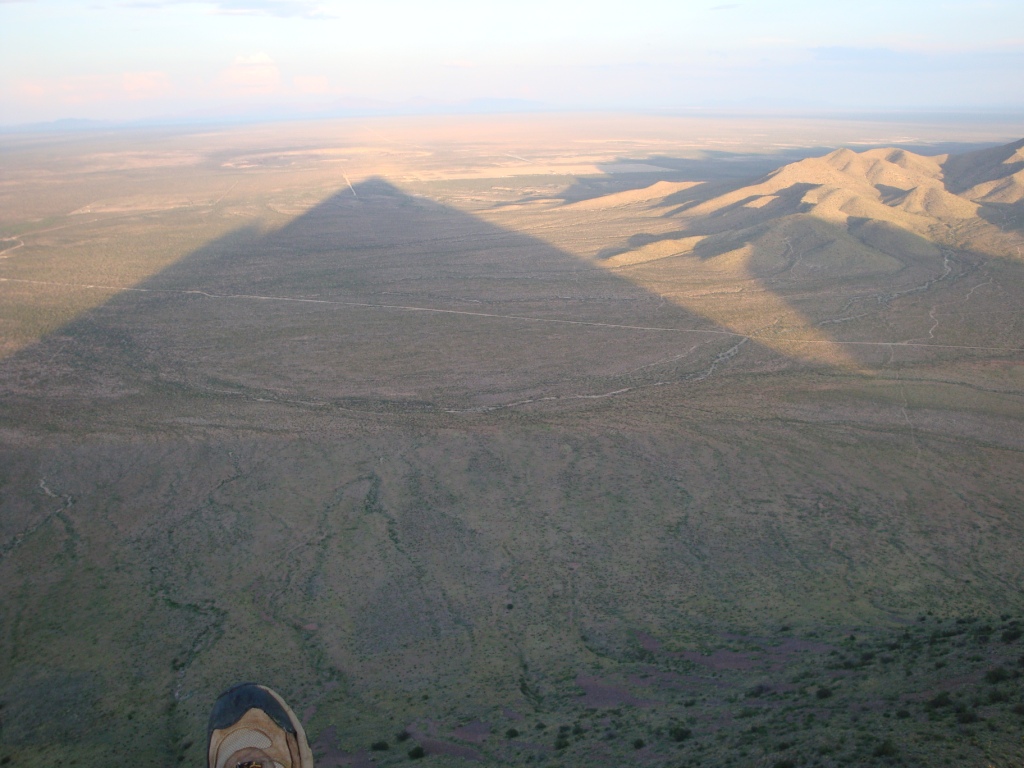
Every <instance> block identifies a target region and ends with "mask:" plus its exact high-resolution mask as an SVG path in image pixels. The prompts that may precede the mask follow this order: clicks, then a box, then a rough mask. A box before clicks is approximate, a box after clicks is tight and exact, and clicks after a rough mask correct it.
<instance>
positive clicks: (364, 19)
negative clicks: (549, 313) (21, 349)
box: [0, 0, 1024, 126]
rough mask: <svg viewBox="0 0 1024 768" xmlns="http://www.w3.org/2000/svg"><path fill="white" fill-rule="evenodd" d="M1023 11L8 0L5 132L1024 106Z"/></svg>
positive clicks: (803, 3)
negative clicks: (381, 118) (323, 120)
mask: <svg viewBox="0 0 1024 768" xmlns="http://www.w3.org/2000/svg"><path fill="white" fill-rule="evenodd" d="M1022 28H1024V8H1022V7H1021V6H1020V5H1019V4H1015V3H1011V2H1007V1H1005V0H991V1H990V2H984V3H966V2H946V3H940V4H925V3H923V2H917V1H916V0H915V1H914V2H906V3H900V4H898V5H893V4H883V3H881V2H878V1H877V0H867V1H866V2H864V3H861V4H860V5H859V6H858V12H857V13H856V14H853V13H851V12H850V11H849V9H847V8H845V7H840V6H833V5H829V6H827V7H823V6H822V4H819V3H812V2H808V1H807V0H785V1H784V2H775V3H767V2H739V3H717V2H715V0H709V1H708V2H701V3H680V4H669V3H664V2H657V1H655V0H645V1H644V2H640V3H634V4H633V5H632V6H631V8H630V12H629V14H628V15H625V14H623V12H622V11H621V8H620V7H618V6H613V5H611V4H609V3H597V4H595V3H588V4H583V3H580V2H575V1H574V2H561V3H556V4H544V3H540V2H533V1H530V2H525V3H520V4H518V5H517V6H516V7H515V9H513V11H512V12H510V11H509V10H508V9H502V8H498V7H491V6H479V5H477V4H472V3H466V2H459V1H458V0H447V1H446V2H441V3H436V4H433V5H431V6H430V7H423V6H420V5H416V4H413V3H410V2H407V0H393V2H389V3H383V4H378V5H377V6H374V7H372V8H371V7H356V8H353V7H347V6H346V5H344V4H341V3H338V2H330V1H327V2H314V1H312V0H202V1H197V2H183V1H181V0H146V1H142V0H139V1H137V2H125V3H117V4H111V5H106V6H99V5H91V6H83V5H82V4H78V3H73V2H69V1H68V0H0V29H2V30H3V32H2V33H0V36H2V37H0V46H2V51H3V52H2V53H0V62H2V63H3V66H2V67H0V103H2V104H3V105H4V106H3V108H2V109H0V125H5V126H14V125H20V124H30V123H38V122H48V121H54V120H67V119H76V120H103V121H140V120H141V121H161V120H168V121H175V120H196V119H247V118H248V119H267V118H271V119H288V118H307V117H318V116H326V117H337V116H345V115H348V114H352V115H362V114H397V113H401V114H409V113H415V112H427V113H429V112H451V111H460V110H464V111H471V112H503V111H513V110H514V111H561V110H567V111H575V110H607V111H623V110H629V111H649V110H662V111H690V110H710V111H714V110H721V111H740V112H742V111H746V112H759V113H766V112H789V113H828V112H836V113H852V112H857V111H865V112H904V113H913V112H921V111H933V112H964V113H972V112H973V113H984V112H986V111H992V110H999V111H1003V112H1019V111H1024V89H1022V88H1021V87H1020V82H1019V73H1020V72H1021V71H1024V36H1020V35H1019V34H1017V35H1015V34H1014V33H1013V32H1012V31H1013V30H1019V29H1022Z"/></svg>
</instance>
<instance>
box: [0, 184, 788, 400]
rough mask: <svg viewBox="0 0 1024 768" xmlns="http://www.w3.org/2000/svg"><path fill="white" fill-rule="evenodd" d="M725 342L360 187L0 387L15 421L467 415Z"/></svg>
mask: <svg viewBox="0 0 1024 768" xmlns="http://www.w3.org/2000/svg"><path fill="white" fill-rule="evenodd" d="M661 329H693V330H694V331H701V332H700V333H682V332H679V333H677V332H673V331H671V330H661ZM741 340H742V337H739V336H737V335H735V334H731V333H730V332H729V331H728V330H727V329H724V328H722V327H721V326H719V325H716V324H715V323H713V322H712V321H709V320H708V319H706V318H704V317H701V316H700V315H696V314H694V313H691V312H688V311H687V310H685V309H684V308H682V307H680V306H678V305H676V304H673V303H672V302H671V301H665V300H664V299H663V298H662V297H661V296H659V295H657V294H655V293H652V292H650V291H649V290H646V289H644V288H643V287H640V286H638V285H636V284H634V283H632V282H630V281H628V280H625V279H622V278H621V277H618V276H616V275H615V274H614V273H612V272H609V271H607V270H604V269H601V268H600V267H598V266H595V265H592V264H589V263H587V262H586V261H584V260H582V259H580V258H577V257H575V256H573V255H571V254H569V253H566V252H564V251H562V250H559V249H558V248H556V247H553V246H552V245H549V244H547V243H545V242H543V241H541V240H539V239H536V238H534V237H531V236H528V235H524V234H521V233H517V232H513V231H507V230H504V229H501V228H499V227H497V226H494V225H492V224H489V223H487V222H484V221H482V220H480V219H479V218H476V217H474V216H472V215H469V214H466V213H463V212H460V211H458V210H455V209H452V208H450V207H446V206H444V205H441V204H438V203H435V202H432V201H430V200H427V199H423V198H419V197H414V196H411V195H408V194H406V193H404V192H402V191H401V190H399V189H397V188H396V187H395V186H393V185H391V184H390V183H388V182H387V181H385V180H382V179H370V180H367V181H365V182H363V183H360V184H357V185H356V186H355V187H354V188H352V189H349V188H347V187H346V188H344V189H343V190H342V191H340V192H338V193H336V194H334V195H333V196H332V197H330V198H328V199H326V200H325V201H324V202H322V203H321V204H319V205H317V206H316V207H314V208H313V209H311V210H309V211H308V212H306V213H305V214H303V215H301V216H299V217H298V218H296V219H295V220H294V221H292V222H291V223H289V224H288V225H286V226H284V227H282V228H281V229H279V230H276V231H272V232H269V233H260V232H258V231H255V230H253V229H243V230H239V231H236V232H234V233H233V234H231V235H229V236H226V237H223V238H221V239H219V240H216V241H214V242H212V243H210V244H208V245H206V246H204V247H203V248H201V249H199V250H197V251H195V252H194V253H192V254H191V255H189V256H188V257H186V258H184V259H182V260H180V261H178V262H177V263H175V264H174V265H172V266H170V267H168V268H167V269H165V270H164V271H163V272H161V273H159V274H157V275H155V276H153V277H151V278H150V279H148V280H146V281H145V282H143V283H141V284H139V285H137V286H135V287H133V288H132V289H131V290H128V291H125V292H122V293H121V294H119V295H117V296H116V297H114V298H113V299H111V300H110V301H109V302H108V303H107V304H105V305H104V306H101V307H99V308H97V309H95V310H92V311H90V312H88V313H87V314H85V315H83V316H82V317H80V318H78V319H76V320H75V321H73V322H71V323H70V324H68V325H67V326H65V327H64V328H62V329H60V330H59V331H58V332H56V333H54V334H52V335H51V336H49V337H47V338H45V339H43V340H42V341H40V342H38V343H37V344H36V345H34V346H32V347H29V348H26V349H24V350H22V351H21V352H19V353H17V354H16V355H14V356H12V357H11V358H9V359H7V360H5V361H4V362H3V363H0V388H2V389H3V390H4V391H5V392H6V393H7V397H6V399H7V401H8V403H11V404H13V403H14V402H15V401H19V402H21V407H22V408H24V407H25V406H26V404H27V402H32V401H34V402H36V403H37V405H39V406H40V407H44V401H47V400H48V401H49V402H50V403H51V405H52V404H53V403H55V402H57V400H59V401H60V403H61V407H62V408H65V409H66V408H67V407H69V406H70V404H71V402H72V401H77V400H85V401H89V400H94V401H95V400H96V398H99V400H98V401H97V402H103V401H107V398H109V397H112V396H117V395H128V394H131V393H139V392H142V391H152V392H156V391H158V390H159V391H160V392H164V393H171V392H177V393H179V394H182V395H188V396H191V395H198V396H209V395H232V396H243V397H259V398H269V399H277V400H290V401H296V402H299V401H301V402H313V403H321V404H327V403H335V404H348V405H354V404H356V403H358V404H361V406H360V407H366V408H371V409H373V410H376V409H379V408H384V409H387V410H392V409H394V408H399V409H405V408H415V409H417V410H420V409H426V410H433V409H442V410H443V409H462V408H470V409H472V408H479V407H483V408H487V407H493V406H496V405H501V404H505V403H508V402H510V401H517V400H522V399H531V398H539V397H556V398H557V397H565V396H575V395H594V394H600V393H602V392H606V391H608V390H611V389H615V388H618V387H621V386H622V385H623V381H624V378H623V377H625V376H628V375H629V372H630V371H634V370H635V369H637V368H638V367H641V366H647V365H649V364H651V363H652V362H655V361H658V360H663V359H666V358H670V357H678V356H679V355H680V353H682V352H686V351H687V350H692V349H693V348H694V347H695V346H698V349H697V351H695V352H692V354H688V356H687V359H686V360H685V361H684V362H682V363H677V364H676V366H677V367H676V368H674V369H673V375H674V377H675V378H679V377H680V376H682V377H686V376H693V375H698V374H699V373H700V372H701V371H702V370H704V369H707V368H708V367H709V366H712V365H715V360H716V358H717V357H718V356H719V355H720V354H721V353H722V352H723V351H724V350H726V349H728V348H730V347H732V346H733V345H735V344H736V343H737V342H738V341H741ZM757 348H758V345H757V344H749V345H746V346H745V347H744V350H743V351H744V352H745V356H747V357H748V358H749V357H750V355H751V353H752V352H753V351H755V350H756V349H757ZM765 355H769V356H773V357H778V353H776V352H772V351H770V350H768V349H767V348H761V349H760V352H759V353H757V354H755V357H761V358H763V357H764V356H765ZM751 359H753V358H751ZM736 362H739V361H735V360H732V359H730V365H734V364H735V363H736ZM678 366H682V368H680V367H678ZM717 370H719V371H720V370H721V366H720V365H718V366H717ZM655 373H660V375H664V374H665V373H666V372H665V371H664V370H661V371H660V372H658V371H655ZM23 413H25V414H27V413H28V411H23ZM19 420H20V419H19Z"/></svg>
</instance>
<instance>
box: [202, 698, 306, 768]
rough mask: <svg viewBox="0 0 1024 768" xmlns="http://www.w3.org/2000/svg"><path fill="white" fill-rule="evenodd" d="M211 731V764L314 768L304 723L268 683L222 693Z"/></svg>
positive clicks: (212, 715) (235, 767) (233, 767)
mask: <svg viewBox="0 0 1024 768" xmlns="http://www.w3.org/2000/svg"><path fill="white" fill-rule="evenodd" d="M207 734H208V737H209V740H208V746H207V755H208V758H207V760H208V766H209V768H313V753H312V752H311V751H310V749H309V743H308V742H307V741H306V733H305V731H303V730H302V723H300V722H299V719H298V718H297V717H296V716H295V713H294V712H292V711H291V709H290V708H289V707H288V705H287V704H285V702H284V699H282V698H281V697H280V696H279V695H278V694H277V693H275V692H274V691H272V690H270V689H269V688H267V687H266V686H264V685H256V684H255V683H242V684H241V685H236V686H235V687H234V688H231V689H230V690H228V691H225V692H224V693H222V694H221V695H220V698H218V699H217V703H216V704H214V705H213V711H212V712H211V713H210V722H209V725H208V726H207Z"/></svg>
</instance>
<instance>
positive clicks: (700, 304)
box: [0, 116, 1024, 768]
mask: <svg viewBox="0 0 1024 768" xmlns="http://www.w3.org/2000/svg"><path fill="white" fill-rule="evenodd" d="M1011 129H1012V126H1010V127H1008V126H994V127H993V126H988V127H985V128H982V127H979V126H978V125H952V124H947V125H943V126H941V127H940V128H929V127H927V126H920V125H917V126H908V125H899V126H896V125H893V124H888V123H870V122H866V121H864V122H860V123H855V122H839V121H824V120H822V121H804V122H803V123H799V124H797V123H794V122H787V121H782V120H777V121H770V120H764V121H746V122H744V121H738V120H737V121H729V120H717V121H716V120H710V119H707V120H702V119H701V120H699V119H669V118H664V119H662V118H642V119H641V118H625V117H622V118H613V117H608V118H601V119H598V118H596V117H593V116H588V117H586V118H568V117H565V116H550V117H534V118H513V117H501V118H498V117H487V118H484V117H480V118H473V119H466V120H463V121H456V120H454V119H451V118H446V119H440V118H438V119H425V120H419V121H411V120H401V119H394V120H391V121H385V120H380V121H365V120H364V121H350V122H336V123H326V122H325V123H311V124H308V125H287V126H267V127H262V128H253V127H249V128H232V129H223V130H210V131H205V132H202V133H188V132H185V131H178V132H173V131H165V132H151V133H148V134H143V133H128V132H124V133H121V134H117V135H112V134H110V133H92V134H80V135H64V134H55V135H50V136H46V135H24V136H16V135H10V136H5V137H4V142H5V146H6V154H5V169H4V177H3V186H2V187H0V200H2V204H0V212H2V213H0V216H2V218H0V343H2V348H0V354H2V355H3V357H2V359H0V594H2V596H3V599H2V601H0V659H2V661H0V705H2V709H0V722H2V726H0V761H3V762H2V764H3V765H11V766H30V765H44V764H45V765H51V764H53V763H55V762H59V763H61V764H67V765H71V764H79V765H92V764H96V765H99V764H103V765H105V766H107V765H122V764H125V765H127V764H132V765H137V764H139V763H140V762H142V763H146V762H149V763H156V764H162V765H163V764H186V765H196V764H199V763H201V761H202V759H203V752H204V748H205V743H204V740H203V731H204V727H205V718H206V715H207V711H208V707H209V706H210V704H211V702H212V701H213V700H214V699H215V697H216V695H217V694H218V693H219V692H220V691H221V690H223V689H224V688H226V687H227V686H228V685H230V684H231V683H233V682H236V681H240V680H249V679H257V680H259V681H261V682H265V683H267V684H269V685H272V686H274V687H275V688H277V689H278V690H280V691H281V692H282V693H283V694H284V695H285V696H286V697H287V698H288V699H289V701H291V702H292V703H293V704H294V706H295V709H296V711H297V712H298V713H300V715H301V716H302V717H303V719H304V721H305V722H306V726H307V731H308V732H309V733H310V735H311V737H312V738H313V740H314V749H315V751H316V753H317V756H318V765H320V766H324V768H330V767H331V766H335V765H369V764H370V759H371V758H372V759H373V763H374V764H377V765H398V764H406V763H408V762H410V761H415V760H422V761H423V764H424V765H428V764H429V765H453V766H454V765H468V764H474V763H477V764H484V765H523V766H526V765H539V766H556V765H557V766H576V765H578V766H584V765H586V766H600V765H607V766H615V765H624V764H638V765H651V766H673V767H675V766H704V765H737V766H740V765H757V766H776V768H782V767H783V766H829V767H831V766H843V765H879V766H882V765H905V766H912V765H920V766H926V765H927V766H936V765H937V766H942V765H957V766H962V765H976V766H987V765H1014V764H1019V763H1020V761H1021V759H1022V757H1024V754H1022V743H1024V742H1022V735H1024V697H1022V696H1024V695H1022V690H1024V686H1022V685H1021V680H1022V674H1024V598H1022V593H1021V590H1020V585H1021V579H1022V577H1024V505H1022V502H1021V499H1022V498H1024V480H1022V477H1024V475H1022V473H1021V467H1022V460H1021V459H1022V451H1024V407H1022V406H1024V328H1022V318H1024V257H1022V256H1021V249H1022V248H1024V202H1022V200H1024V198H1022V189H1024V186H1022V182H1021V179H1022V178H1024V176H1022V174H1024V148H1022V147H1024V142H1022V141H1020V140H1019V136H1016V135H1015V134H1014V133H1013V132H1012V130H1011ZM1018 133H1019V131H1018ZM894 137H895V138H897V139H898V140H896V141H894V140H893V138H894ZM1011 139H1012V141H1011Z"/></svg>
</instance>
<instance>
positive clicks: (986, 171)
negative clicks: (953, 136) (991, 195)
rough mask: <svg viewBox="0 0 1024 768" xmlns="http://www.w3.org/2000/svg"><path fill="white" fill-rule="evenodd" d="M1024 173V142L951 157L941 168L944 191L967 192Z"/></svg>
mask: <svg viewBox="0 0 1024 768" xmlns="http://www.w3.org/2000/svg"><path fill="white" fill-rule="evenodd" d="M1022 169H1024V139H1019V140H1018V141H1014V142H1011V143H1009V144H1003V145H1001V146H998V147H991V148H989V149H981V150H977V151H974V152H966V153H964V154H959V155H950V156H949V157H948V158H947V159H946V161H945V162H944V163H943V164H942V173H943V179H944V183H945V186H946V189H947V190H948V191H949V192H952V193H954V194H959V193H961V192H966V191H967V190H969V189H971V188H972V187H976V186H977V185H979V184H984V183H985V182H988V181H996V180H998V179H1003V178H1006V177H1008V176H1012V175H1013V174H1014V173H1017V172H1018V171H1020V170H1022Z"/></svg>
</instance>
